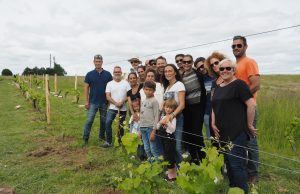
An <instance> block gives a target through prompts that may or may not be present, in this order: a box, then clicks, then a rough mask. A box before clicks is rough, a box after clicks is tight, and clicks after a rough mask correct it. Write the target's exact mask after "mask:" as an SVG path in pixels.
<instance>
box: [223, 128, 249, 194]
mask: <svg viewBox="0 0 300 194" xmlns="http://www.w3.org/2000/svg"><path fill="white" fill-rule="evenodd" d="M247 139H248V137H247V133H246V132H244V131H243V132H241V133H240V134H239V135H238V136H237V137H236V138H235V139H234V140H233V141H232V143H233V144H234V145H240V146H246V143H247ZM229 153H230V154H231V155H229V154H225V158H224V159H225V163H226V167H227V170H228V178H229V186H230V187H239V188H241V189H243V190H244V192H245V193H248V184H247V169H246V168H247V166H246V159H245V158H246V157H247V153H246V149H245V148H243V147H239V146H233V148H232V149H231V150H230V152H229ZM236 156H238V157H240V158H238V157H236Z"/></svg>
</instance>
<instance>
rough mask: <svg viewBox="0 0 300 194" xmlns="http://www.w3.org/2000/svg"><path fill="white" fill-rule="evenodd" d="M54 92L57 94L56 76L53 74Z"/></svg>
mask: <svg viewBox="0 0 300 194" xmlns="http://www.w3.org/2000/svg"><path fill="white" fill-rule="evenodd" d="M54 92H55V94H57V74H54Z"/></svg>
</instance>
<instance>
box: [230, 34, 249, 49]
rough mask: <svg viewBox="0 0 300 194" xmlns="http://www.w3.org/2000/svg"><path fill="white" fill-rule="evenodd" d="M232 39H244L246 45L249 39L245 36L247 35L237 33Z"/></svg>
mask: <svg viewBox="0 0 300 194" xmlns="http://www.w3.org/2000/svg"><path fill="white" fill-rule="evenodd" d="M232 40H242V41H243V43H244V45H245V46H247V39H246V38H245V36H241V35H237V36H234V37H233V39H232Z"/></svg>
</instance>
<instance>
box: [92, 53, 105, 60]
mask: <svg viewBox="0 0 300 194" xmlns="http://www.w3.org/2000/svg"><path fill="white" fill-rule="evenodd" d="M96 59H100V60H101V61H102V60H103V57H102V56H101V55H99V54H98V55H94V60H96Z"/></svg>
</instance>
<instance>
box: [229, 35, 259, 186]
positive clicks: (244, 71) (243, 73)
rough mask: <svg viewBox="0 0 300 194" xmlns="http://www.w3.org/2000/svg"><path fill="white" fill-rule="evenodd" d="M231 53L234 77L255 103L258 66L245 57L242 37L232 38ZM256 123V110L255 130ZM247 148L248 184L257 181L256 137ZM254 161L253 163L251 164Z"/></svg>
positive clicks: (249, 142)
mask: <svg viewBox="0 0 300 194" xmlns="http://www.w3.org/2000/svg"><path fill="white" fill-rule="evenodd" d="M231 48H232V52H233V54H234V56H235V58H236V63H237V68H236V77H237V78H238V79H241V80H243V81H245V82H246V83H247V85H248V86H249V88H250V91H251V93H252V94H253V97H254V100H255V102H256V95H257V91H258V90H259V89H260V75H259V69H258V65H257V63H256V61H255V60H253V59H251V58H249V57H247V56H246V50H247V48H248V45H247V40H246V38H245V37H243V36H235V37H233V43H232V45H231ZM256 123H257V110H256V111H255V118H254V122H253V126H254V127H255V128H256ZM247 146H248V148H250V149H248V159H249V161H248V164H247V171H248V182H250V183H256V182H257V181H258V162H259V156H258V145H257V139H256V137H253V138H252V137H251V138H250V140H249V141H248V144H247ZM253 161H254V162H253Z"/></svg>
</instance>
